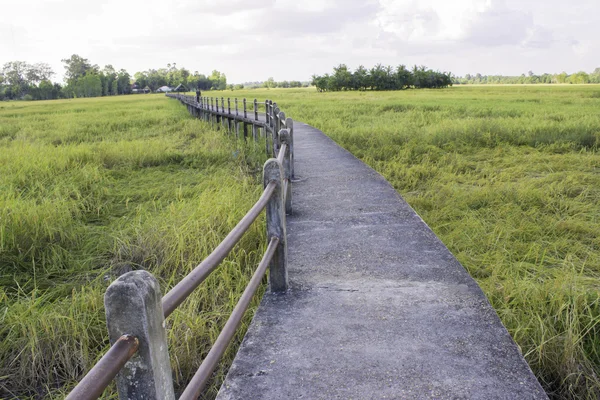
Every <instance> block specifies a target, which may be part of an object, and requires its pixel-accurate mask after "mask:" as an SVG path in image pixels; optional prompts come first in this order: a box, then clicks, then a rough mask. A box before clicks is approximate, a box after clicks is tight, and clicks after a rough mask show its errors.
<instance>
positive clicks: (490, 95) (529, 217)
mask: <svg viewBox="0 0 600 400" xmlns="http://www.w3.org/2000/svg"><path fill="white" fill-rule="evenodd" d="M209 95H210V94H209ZM221 95H225V96H231V97H234V96H238V97H244V96H245V97H249V98H255V97H256V98H258V99H259V100H262V99H265V98H271V99H273V100H274V101H276V102H277V103H278V105H280V107H281V108H282V109H283V110H284V111H285V112H286V114H287V115H289V116H292V117H293V118H294V119H298V120H300V121H303V122H306V123H308V124H311V125H313V126H315V127H317V128H319V129H321V130H323V131H324V132H325V133H326V134H328V135H330V136H331V137H332V138H333V139H334V140H336V141H337V142H338V143H339V144H340V145H342V146H343V147H345V148H346V149H348V150H349V151H351V152H352V153H353V154H355V155H356V156H357V157H359V158H360V159H362V160H363V161H365V162H366V163H367V164H369V165H370V166H372V167H373V168H375V169H376V170H377V171H379V172H380V173H381V174H382V175H383V176H385V177H386V178H387V179H388V181H389V182H390V183H392V185H393V186H394V187H395V188H396V189H397V190H398V191H399V192H400V193H401V194H402V195H403V197H404V198H405V199H406V200H407V201H408V202H409V204H410V205H411V206H412V207H414V208H415V210H416V211H417V212H418V213H419V214H420V215H421V216H422V217H423V219H424V220H425V221H426V222H427V224H429V226H430V227H431V228H432V229H433V230H434V231H435V233H436V234H437V235H438V236H439V237H440V238H441V239H442V241H443V242H444V243H445V244H446V245H447V246H448V247H449V249H450V250H451V251H452V252H453V254H454V255H455V256H456V257H457V258H458V259H459V261H460V262H461V263H462V264H463V265H464V266H465V267H466V269H467V270H468V271H469V273H470V274H471V275H472V276H473V277H474V278H475V279H476V280H477V282H478V283H479V284H480V285H481V287H482V289H483V290H484V292H485V293H486V295H487V297H488V299H489V300H490V302H491V304H492V305H493V306H494V308H495V309H496V311H497V312H498V314H499V316H500V318H501V319H502V321H503V323H504V324H505V326H506V327H507V328H508V330H509V331H510V333H511V335H512V336H513V338H514V339H515V341H516V342H517V343H518V345H519V346H520V348H521V350H522V352H523V354H524V355H525V358H526V359H527V361H528V362H529V365H530V366H531V368H532V369H533V371H534V372H535V374H536V375H537V377H538V379H539V380H540V382H541V383H542V384H543V386H544V387H545V389H546V390H547V392H548V393H549V395H551V396H552V397H553V398H557V399H558V398H560V399H590V400H591V399H598V398H600V280H599V278H600V155H599V154H598V146H599V145H600V86H595V85H586V86H574V85H570V86H510V87H454V88H450V89H444V90H410V91H402V92H338V93H317V92H316V91H315V90H314V89H311V90H278V89H275V90H248V91H235V92H224V93H220V94H219V96H221Z"/></svg>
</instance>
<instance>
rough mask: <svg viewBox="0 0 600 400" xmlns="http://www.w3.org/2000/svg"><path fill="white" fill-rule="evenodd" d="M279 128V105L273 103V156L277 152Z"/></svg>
mask: <svg viewBox="0 0 600 400" xmlns="http://www.w3.org/2000/svg"><path fill="white" fill-rule="evenodd" d="M280 130H281V121H280V120H279V107H277V103H273V157H277V152H279V145H280V143H279V131H280Z"/></svg>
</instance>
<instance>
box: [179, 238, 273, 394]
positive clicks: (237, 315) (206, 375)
mask: <svg viewBox="0 0 600 400" xmlns="http://www.w3.org/2000/svg"><path fill="white" fill-rule="evenodd" d="M278 244H279V238H277V237H273V238H271V240H270V242H269V246H268V247H267V251H266V252H265V254H264V256H263V258H262V260H261V261H260V264H259V265H258V268H257V269H256V271H255V272H254V275H252V279H250V283H249V284H248V286H247V287H246V290H244V293H243V294H242V297H241V298H240V300H239V301H238V303H237V305H236V306H235V308H234V309H233V312H232V313H231V316H230V317H229V319H228V320H227V322H226V323H225V327H224V328H223V330H222V331H221V333H220V334H219V337H217V340H216V341H215V343H214V344H213V345H212V347H211V349H210V351H209V352H208V355H207V356H206V358H205V359H204V361H202V364H201V365H200V368H198V371H196V373H195V374H194V377H193V378H192V380H191V381H190V383H189V384H188V386H187V387H186V388H185V390H184V392H183V393H182V395H181V397H180V398H179V400H195V399H197V398H198V396H199V395H200V392H201V391H202V389H204V386H205V385H206V382H208V380H209V379H210V377H211V375H212V372H213V371H214V369H215V367H216V366H217V363H218V362H219V360H220V359H221V357H222V356H223V354H224V353H225V350H227V347H228V346H229V343H230V342H231V339H233V336H234V335H235V332H236V331H237V328H238V326H239V325H240V322H241V321H242V317H243V316H244V314H245V313H246V310H247V309H248V306H249V305H250V301H251V300H252V297H254V294H255V293H256V290H257V289H258V287H259V285H260V282H261V281H262V278H263V277H264V275H265V272H266V271H267V266H268V265H269V263H270V262H271V259H272V258H273V255H274V254H275V250H276V249H277V245H278Z"/></svg>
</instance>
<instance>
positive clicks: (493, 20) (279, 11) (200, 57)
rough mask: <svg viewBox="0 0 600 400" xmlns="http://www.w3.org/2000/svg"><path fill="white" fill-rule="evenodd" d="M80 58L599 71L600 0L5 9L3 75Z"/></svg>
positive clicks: (246, 74) (297, 71)
mask: <svg viewBox="0 0 600 400" xmlns="http://www.w3.org/2000/svg"><path fill="white" fill-rule="evenodd" d="M71 54H78V55H80V56H82V57H84V58H87V59H89V60H90V61H91V62H92V63H93V64H98V65H99V66H100V67H103V66H104V65H106V64H111V65H113V66H114V67H115V68H117V69H121V68H124V69H126V70H127V71H128V72H129V73H131V74H133V73H135V72H137V71H142V70H147V69H149V68H156V69H158V68H161V67H166V65H167V64H168V63H171V64H172V63H176V64H177V66H178V67H185V68H187V69H189V70H191V71H192V72H193V71H199V72H200V73H204V74H210V72H211V71H212V70H213V69H216V70H219V71H221V72H223V73H225V74H226V75H227V80H228V82H230V83H241V82H251V81H263V80H266V79H267V78H268V77H273V78H274V79H275V80H276V81H281V80H301V81H306V80H310V77H311V76H312V75H313V74H322V73H325V72H330V71H331V70H332V68H333V67H334V66H336V65H338V64H340V63H344V64H347V65H348V66H349V67H350V68H352V69H354V68H356V67H358V66H359V65H364V66H366V67H368V68H370V67H372V66H374V65H375V64H377V63H382V64H385V65H394V66H396V65H400V64H404V65H407V66H412V65H415V64H417V65H425V66H427V67H429V68H432V69H435V70H440V71H450V72H452V73H453V74H455V75H459V76H462V75H464V74H467V73H471V74H474V73H477V72H479V73H482V74H502V75H520V74H522V73H527V72H528V71H530V70H531V71H533V72H534V73H538V74H539V73H544V72H549V73H558V72H562V71H566V72H568V73H573V72H577V71H580V70H583V71H587V72H591V71H593V70H594V69H595V68H597V67H600V3H599V0H571V1H568V2H565V1H564V0H561V1H558V0H362V1H359V0H170V1H165V0H162V1H157V0H94V1H88V0H0V65H2V64H4V63H5V62H8V61H14V60H20V61H27V62H30V63H35V62H46V63H48V64H50V65H51V66H52V67H53V69H54V71H55V72H57V76H56V77H55V78H54V80H57V81H60V80H62V78H63V71H64V65H63V64H62V63H61V59H64V58H68V57H70V56H71Z"/></svg>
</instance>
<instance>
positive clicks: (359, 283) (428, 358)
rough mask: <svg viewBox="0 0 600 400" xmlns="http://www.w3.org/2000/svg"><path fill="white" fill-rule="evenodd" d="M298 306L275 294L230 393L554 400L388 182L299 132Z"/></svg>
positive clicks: (292, 259) (292, 228) (293, 254)
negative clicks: (548, 396)
mask: <svg viewBox="0 0 600 400" xmlns="http://www.w3.org/2000/svg"><path fill="white" fill-rule="evenodd" d="M294 141H295V151H296V153H295V155H296V175H297V176H298V177H300V178H301V181H300V182H297V183H295V184H294V187H293V196H294V197H293V199H294V213H293V215H292V216H290V217H288V246H289V278H290V284H291V289H290V291H289V292H288V293H286V294H280V295H275V294H271V293H267V294H265V296H264V298H263V300H262V303H261V305H260V307H259V309H258V311H257V313H256V316H255V317H254V320H253V321H252V324H251V326H250V328H249V330H248V333H247V335H246V338H245V339H244V341H243V343H242V346H241V347H240V350H239V352H238V354H237V356H236V359H235V361H234V363H233V365H232V367H231V369H230V371H229V374H228V375H227V378H226V380H225V383H224V384H223V386H222V387H221V390H220V392H219V395H218V397H217V398H218V399H220V400H229V399H239V400H242V399H252V400H256V399H270V400H274V399H307V400H308V399H310V400H312V399H486V400H489V399H510V400H515V399H547V397H546V395H545V394H544V392H543V390H542V388H541V387H540V385H539V384H538V382H537V380H536V378H535V377H534V376H533V374H532V373H531V371H530V369H529V367H528V366H527V364H526V363H525V361H524V360H523V358H522V356H521V355H520V353H519V351H518V349H517V346H516V345H515V343H514V342H513V341H512V339H511V338H510V336H509V334H508V332H507V331H506V329H505V328H504V327H503V326H502V324H501V322H500V320H499V318H498V316H497V315H496V313H495V312H494V310H493V309H492V308H491V306H490V304H489V303H488V301H487V300H486V298H485V296H484V295H483V293H482V291H481V290H480V288H479V287H478V285H477V284H476V283H475V281H474V280H473V279H472V278H471V277H470V276H469V275H468V274H467V272H466V271H465V269H464V268H463V267H462V266H461V265H460V264H459V263H458V261H456V259H455V258H454V257H453V256H452V254H451V253H450V252H449V251H448V249H447V248H446V247H445V246H444V245H443V244H442V243H441V242H440V241H439V239H438V238H437V237H436V236H435V235H434V234H433V232H432V231H431V230H430V229H429V228H428V227H427V225H426V224H425V223H424V222H423V221H422V220H421V218H420V217H419V216H418V215H417V214H416V213H415V212H414V211H413V210H412V209H411V208H410V207H409V206H408V205H407V204H406V202H405V201H404V200H403V199H402V198H401V197H400V196H399V195H398V194H397V192H396V191H395V190H394V189H393V188H392V187H391V186H390V185H389V184H388V183H387V182H386V180H385V179H384V178H383V177H381V176H380V175H379V174H378V173H376V172H375V171H373V170H372V169H371V168H369V167H367V166H366V165H365V164H363V163H362V162H361V161H359V160H357V159H356V158H355V157H354V156H352V155H351V154H350V153H348V152H347V151H345V150H343V149H342V148H340V147H339V146H338V145H336V144H335V143H334V142H333V141H331V140H330V139H329V138H327V137H326V136H325V135H324V134H323V133H322V132H320V131H318V130H316V129H314V128H312V127H310V126H308V125H305V124H302V123H299V122H295V126H294Z"/></svg>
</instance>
